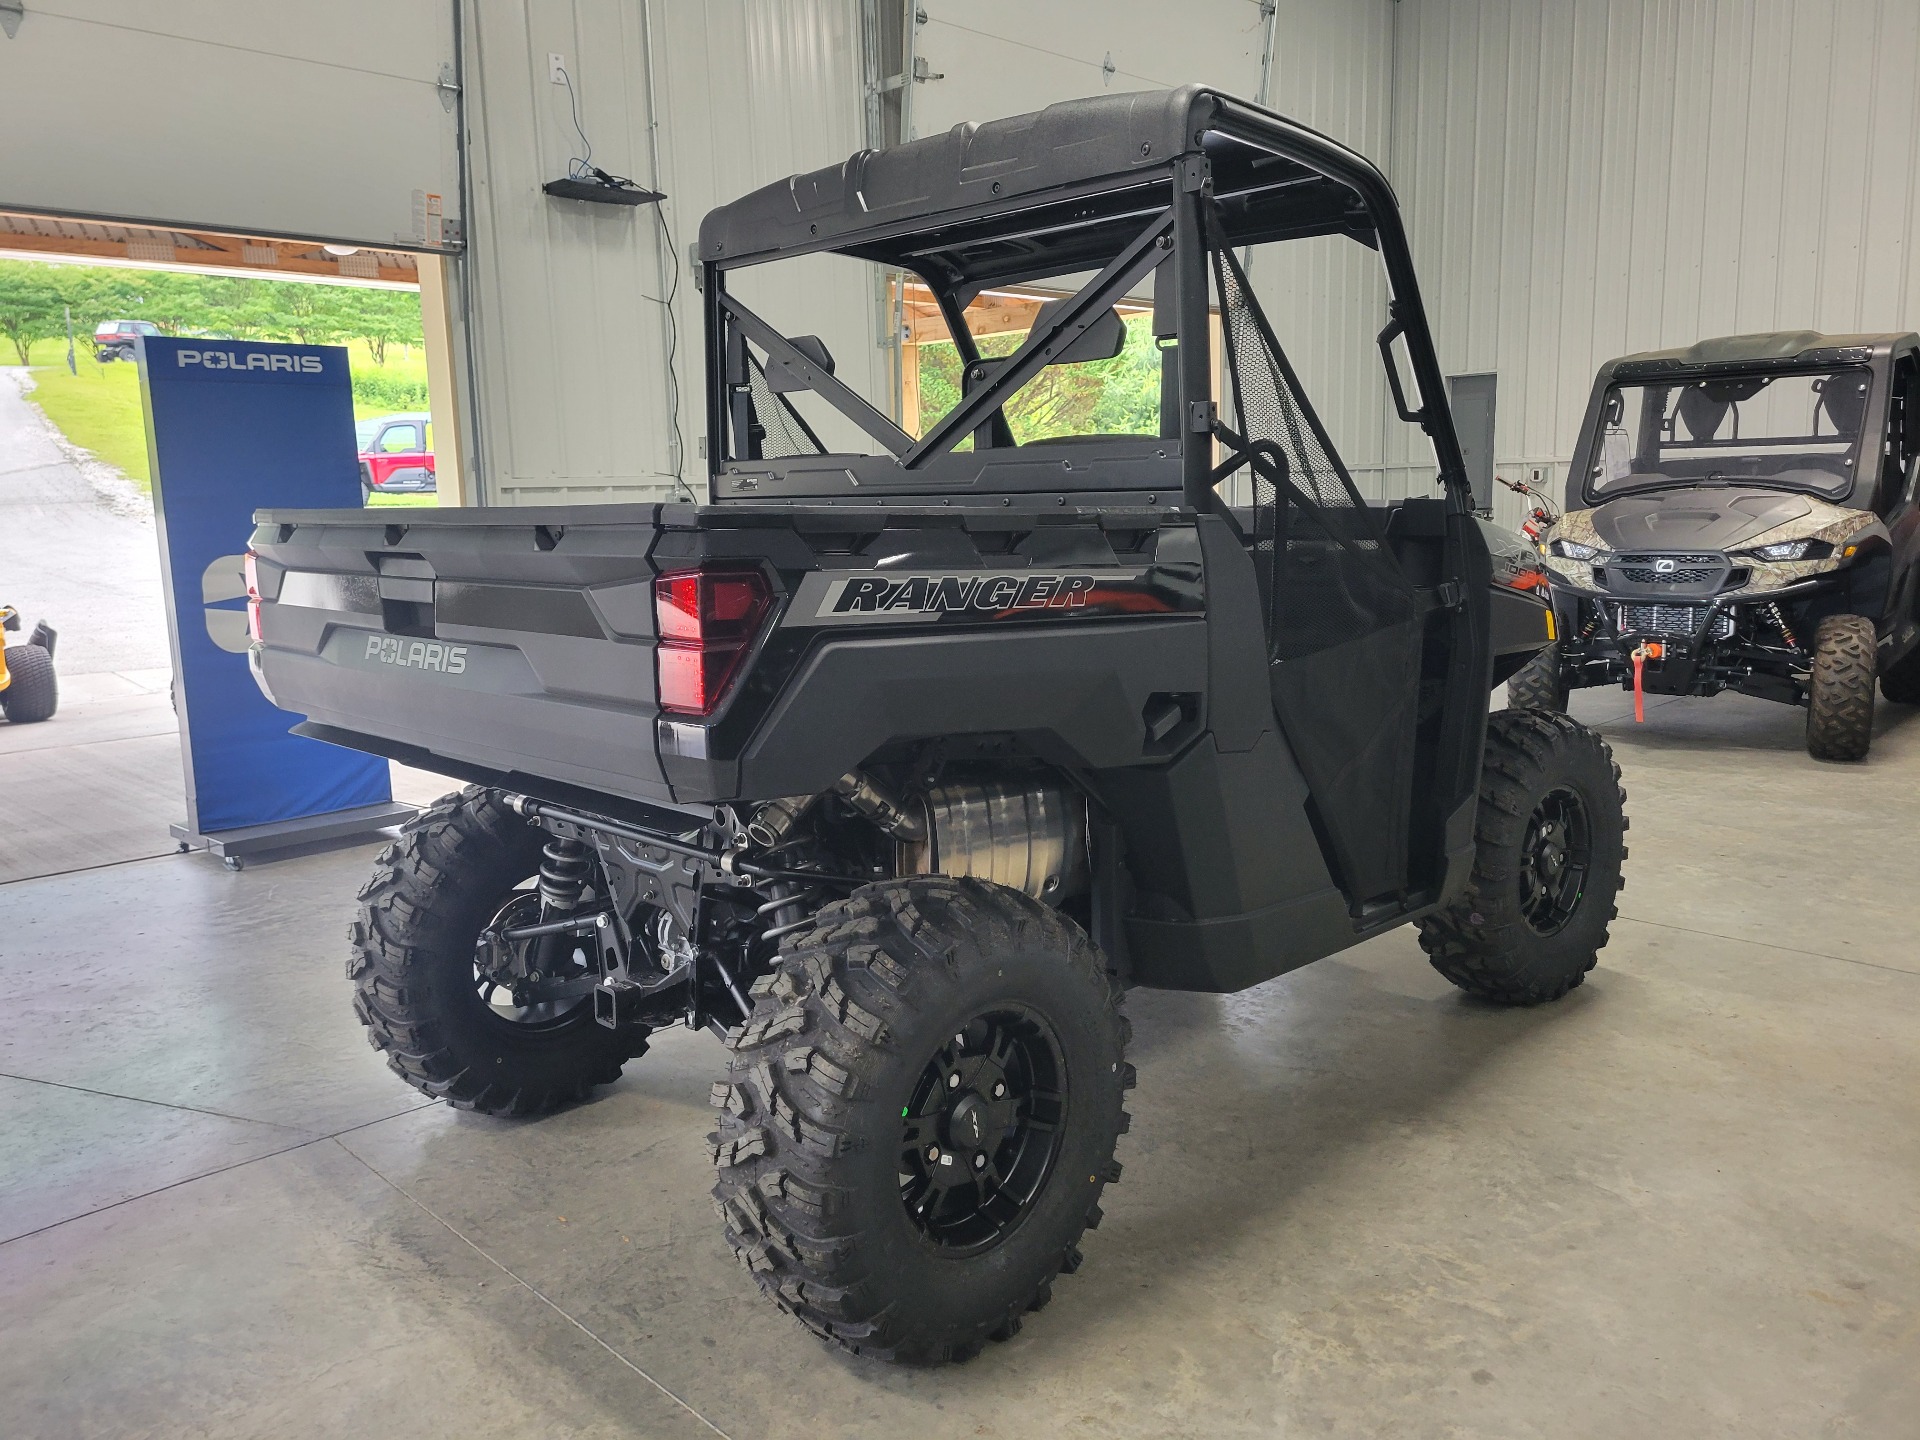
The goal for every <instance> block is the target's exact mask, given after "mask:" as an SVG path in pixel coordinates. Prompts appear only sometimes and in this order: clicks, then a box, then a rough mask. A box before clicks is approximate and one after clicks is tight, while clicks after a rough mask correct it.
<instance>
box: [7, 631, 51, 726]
mask: <svg viewBox="0 0 1920 1440" xmlns="http://www.w3.org/2000/svg"><path fill="white" fill-rule="evenodd" d="M7 674H8V675H10V676H11V677H12V682H11V683H10V684H9V685H8V686H7V688H6V689H4V690H0V711H4V712H5V714H6V717H7V719H8V720H9V721H11V722H12V723H13V724H15V725H33V724H36V723H37V722H39V721H41V720H50V719H52V718H53V712H54V711H55V710H57V709H59V708H60V680H59V677H58V676H57V675H55V674H54V670H53V656H51V655H49V654H48V653H47V651H46V648H45V647H44V646H40V645H9V646H8V647H7Z"/></svg>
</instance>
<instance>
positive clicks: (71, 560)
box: [0, 365, 171, 682]
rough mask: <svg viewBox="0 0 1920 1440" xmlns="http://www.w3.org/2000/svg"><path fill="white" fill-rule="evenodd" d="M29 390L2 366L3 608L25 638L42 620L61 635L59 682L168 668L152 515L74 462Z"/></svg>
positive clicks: (18, 372)
mask: <svg viewBox="0 0 1920 1440" xmlns="http://www.w3.org/2000/svg"><path fill="white" fill-rule="evenodd" d="M28 383H29V382H28V380H27V372H26V371H25V370H24V369H22V368H20V367H18V366H11V365H9V366H0V604H7V605H14V606H17V607H18V608H19V610H20V614H21V617H22V618H23V619H24V620H25V622H26V628H27V629H29V630H31V629H32V628H33V624H34V622H35V621H37V620H41V619H45V620H46V622H47V623H48V624H49V625H51V626H53V628H54V629H55V630H57V631H58V632H59V634H60V640H59V647H58V652H59V662H60V674H61V678H62V680H63V682H64V681H65V680H66V678H67V677H69V676H76V675H86V674H93V673H98V672H101V671H121V672H124V671H145V670H156V669H165V668H167V667H168V666H169V665H170V664H171V661H170V660H169V658H168V654H167V618H166V610H165V608H164V606H163V604H162V601H161V596H160V551H159V546H158V543H157V541H156V540H155V538H154V531H153V516H152V513H151V510H150V509H149V508H148V506H147V503H146V501H145V500H144V498H143V497H141V496H140V495H139V494H138V492H136V491H134V490H133V488H132V487H131V486H130V485H128V484H127V483H126V482H124V481H121V480H119V479H118V478H117V477H116V476H113V475H112V474H111V472H107V471H106V467H104V466H98V465H97V464H96V462H92V461H78V462H76V460H75V459H74V458H72V457H71V456H70V454H69V453H68V451H67V449H66V448H65V447H64V446H63V445H62V443H61V441H60V440H59V439H58V437H57V432H55V431H54V429H53V427H52V426H50V425H49V424H48V423H47V421H46V419H45V417H44V416H42V415H41V413H40V410H39V408H38V407H37V406H34V405H31V404H29V403H28V402H27V400H26V398H25V396H24V394H23V393H22V392H23V390H24V389H25V387H26V386H27V384H28ZM89 472H93V473H91V474H90V473H89Z"/></svg>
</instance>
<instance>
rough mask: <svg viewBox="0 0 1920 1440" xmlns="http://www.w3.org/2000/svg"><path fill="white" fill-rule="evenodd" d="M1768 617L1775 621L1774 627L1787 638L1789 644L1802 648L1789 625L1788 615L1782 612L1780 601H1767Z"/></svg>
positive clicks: (1783, 637) (1795, 647)
mask: <svg viewBox="0 0 1920 1440" xmlns="http://www.w3.org/2000/svg"><path fill="white" fill-rule="evenodd" d="M1767 618H1768V619H1769V620H1771V621H1773V628H1774V629H1776V630H1778V631H1779V632H1780V636H1781V638H1782V639H1783V640H1785V641H1786V642H1787V644H1789V645H1791V646H1792V647H1793V648H1794V649H1796V650H1798V649H1799V648H1800V642H1799V641H1798V640H1797V639H1795V638H1794V634H1793V631H1792V629H1791V628H1789V627H1788V625H1787V617H1786V616H1784V615H1782V614H1781V613H1780V606H1779V604H1778V602H1776V601H1773V600H1769V601H1768V602H1767Z"/></svg>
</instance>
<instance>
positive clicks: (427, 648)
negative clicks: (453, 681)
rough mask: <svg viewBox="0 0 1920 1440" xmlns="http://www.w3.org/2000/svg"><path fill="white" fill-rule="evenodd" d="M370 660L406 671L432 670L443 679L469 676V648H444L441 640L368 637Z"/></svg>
mask: <svg viewBox="0 0 1920 1440" xmlns="http://www.w3.org/2000/svg"><path fill="white" fill-rule="evenodd" d="M365 658H367V659H368V660H377V661H379V662H380V663H381V664H382V665H397V666H399V667H400V668H402V669H413V670H432V671H435V672H437V673H439V674H441V675H464V674H466V673H467V647H466V646H464V645H442V644H441V643H440V642H439V641H438V640H402V639H401V638H400V637H399V636H397V635H369V636H367V653H366V657H365Z"/></svg>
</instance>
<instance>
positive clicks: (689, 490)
mask: <svg viewBox="0 0 1920 1440" xmlns="http://www.w3.org/2000/svg"><path fill="white" fill-rule="evenodd" d="M556 68H557V69H558V70H559V71H560V78H561V79H562V80H564V81H565V82H566V85H567V108H568V110H569V111H570V112H571V113H572V115H573V133H574V134H576V135H578V136H579V137H580V147H581V148H582V149H583V150H585V151H586V152H587V153H586V154H584V155H577V156H575V157H574V158H573V159H572V160H570V161H568V163H567V175H568V178H570V179H573V180H585V179H589V178H591V179H594V180H598V181H599V182H600V183H601V184H602V185H610V186H631V185H633V183H634V182H633V181H631V180H629V179H628V178H627V177H626V176H624V175H609V174H608V173H607V172H606V171H605V170H602V169H601V168H600V167H599V166H597V165H595V164H594V163H593V142H592V141H591V140H589V139H588V138H587V132H586V130H585V129H584V128H583V127H582V126H581V124H580V97H579V95H578V94H576V93H575V91H574V88H573V76H572V75H570V74H568V73H567V67H566V66H564V65H561V66H557V67H556ZM653 183H654V184H655V185H656V186H657V185H659V183H660V177H659V176H658V175H656V176H654V177H653ZM653 213H654V214H655V215H656V216H658V217H659V220H660V233H661V235H662V236H663V237H664V239H663V243H664V244H665V245H666V247H667V264H668V265H669V266H670V267H671V268H670V269H669V271H668V275H667V295H666V299H664V300H663V301H662V302H661V303H662V304H663V305H664V306H665V307H666V311H667V397H668V398H667V423H668V424H670V425H671V426H672V427H673V483H674V484H676V485H678V486H679V487H680V489H681V491H682V492H683V493H684V494H685V495H686V497H687V499H688V500H689V501H691V502H692V503H693V504H695V505H698V504H699V503H700V498H699V496H697V495H695V494H694V493H693V487H692V486H691V485H689V484H687V480H686V466H687V455H686V437H685V436H684V435H682V434H681V432H680V362H679V357H680V321H679V318H678V317H677V316H676V315H675V314H674V312H673V305H674V301H675V300H676V299H678V298H679V295H680V252H679V249H678V248H677V247H676V246H675V245H674V243H673V227H672V226H671V225H669V224H668V223H667V212H666V202H665V200H664V198H663V199H661V200H656V201H654V203H653Z"/></svg>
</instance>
